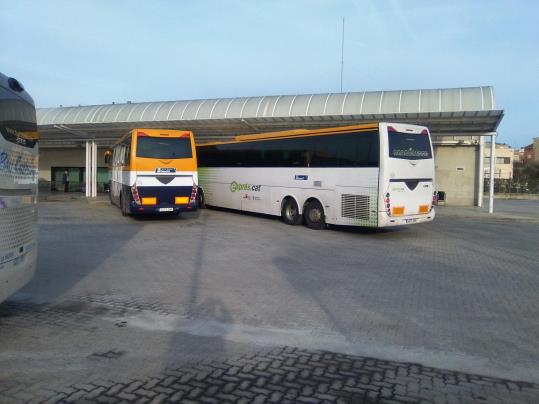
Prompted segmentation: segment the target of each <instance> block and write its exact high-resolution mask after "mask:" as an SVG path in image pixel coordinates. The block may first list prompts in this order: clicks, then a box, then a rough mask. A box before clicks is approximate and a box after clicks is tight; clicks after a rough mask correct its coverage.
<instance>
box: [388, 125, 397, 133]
mask: <svg viewBox="0 0 539 404" xmlns="http://www.w3.org/2000/svg"><path fill="white" fill-rule="evenodd" d="M387 131H388V132H396V131H397V130H396V129H395V128H394V127H393V126H388V127H387Z"/></svg>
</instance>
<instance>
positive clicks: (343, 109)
mask: <svg viewBox="0 0 539 404" xmlns="http://www.w3.org/2000/svg"><path fill="white" fill-rule="evenodd" d="M502 118H503V110H498V109H496V101H495V96H494V89H493V88H492V87H488V86H487V87H467V88H447V89H430V90H397V91H370V92H369V91H367V92H346V93H326V94H304V95H279V96H262V97H238V98H217V99H203V100H184V101H164V102H142V103H130V102H128V103H125V104H106V105H91V106H78V107H59V108H40V109H38V110H37V122H38V128H39V132H40V136H41V145H42V146H44V147H73V146H75V147H77V146H79V145H81V142H82V141H84V140H87V139H95V140H96V141H97V142H98V144H99V145H103V146H109V145H111V144H113V143H114V142H115V141H116V140H117V139H118V138H119V137H120V136H121V135H122V134H124V133H125V132H126V131H128V130H130V129H133V128H174V129H183V130H192V131H193V132H194V134H195V138H196V140H197V142H199V143H201V142H205V141H214V140H225V139H229V138H231V137H232V136H234V135H239V134H248V133H257V132H267V131H278V130H287V129H299V128H305V129H315V128H324V127H331V126H341V125H352V124H359V123H366V122H379V121H390V122H407V123H414V124H419V125H426V126H428V127H429V128H430V129H431V132H433V133H434V134H435V135H436V134H440V135H443V134H448V133H470V134H472V133H479V132H491V131H495V130H496V128H497V126H498V124H499V123H500V121H501V120H502Z"/></svg>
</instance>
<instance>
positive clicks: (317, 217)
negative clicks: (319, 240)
mask: <svg viewBox="0 0 539 404" xmlns="http://www.w3.org/2000/svg"><path fill="white" fill-rule="evenodd" d="M303 215H304V217H305V224H306V225H307V227H309V228H310V229H315V230H321V229H323V228H325V227H326V218H325V216H324V208H323V207H322V205H321V204H320V202H318V201H309V202H307V203H306V204H305V208H304V209H303Z"/></svg>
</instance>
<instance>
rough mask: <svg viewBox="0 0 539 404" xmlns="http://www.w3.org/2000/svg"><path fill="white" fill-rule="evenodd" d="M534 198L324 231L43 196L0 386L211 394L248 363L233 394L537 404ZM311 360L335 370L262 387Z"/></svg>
mask: <svg viewBox="0 0 539 404" xmlns="http://www.w3.org/2000/svg"><path fill="white" fill-rule="evenodd" d="M510 202H511V201H504V203H508V204H509V205H511V203H510ZM515 202H519V203H520V202H522V201H515ZM526 202H527V203H529V205H527V206H528V207H524V208H523V207H522V206H519V207H518V208H511V207H509V208H508V209H513V210H514V209H517V210H518V214H519V215H520V216H519V218H515V217H514V215H512V214H507V215H505V216H504V214H503V213H502V214H498V216H495V217H490V216H488V215H483V214H477V211H474V210H466V209H465V210H454V209H448V208H442V209H440V210H439V214H438V217H437V219H436V221H435V222H433V223H431V224H425V225H417V226H410V227H406V228H398V229H390V230H361V229H353V228H335V229H330V230H326V231H313V230H309V229H307V228H304V227H301V226H299V227H291V226H286V225H284V224H283V223H281V222H280V221H279V220H276V219H273V218H268V217H261V216H253V215H244V214H237V213H232V212H227V211H217V210H205V211H203V212H201V213H200V214H189V215H185V216H184V217H182V218H170V217H161V218H124V217H122V216H121V215H120V212H119V210H118V209H117V208H115V207H112V206H110V205H109V204H108V203H107V202H106V201H103V200H100V201H99V202H97V203H87V202H85V201H83V200H77V201H58V202H45V203H42V205H41V207H40V232H39V242H40V246H39V248H40V250H39V251H40V256H39V272H38V273H37V274H36V276H35V278H34V279H33V281H32V282H31V283H30V284H29V285H28V286H27V287H26V288H25V289H24V290H23V291H21V292H20V293H18V294H17V295H15V296H14V297H13V298H11V299H10V300H9V301H8V302H4V303H3V304H0V329H1V332H0V346H1V347H2V348H1V349H0V363H1V364H2V365H1V366H0V392H2V391H3V392H4V397H9V398H10V400H13V401H25V400H36V401H39V400H41V399H43V398H45V399H46V398H52V399H53V401H62V400H65V399H69V400H71V401H78V400H79V399H82V398H84V397H85V398H86V399H88V400H89V401H93V400H94V399H97V398H102V399H103V400H105V399H106V400H109V401H110V400H115V399H126V400H131V399H132V400H134V399H137V400H138V399H140V400H143V399H144V397H146V398H147V399H148V400H156V399H157V398H158V397H160V396H161V397H162V398H163V399H164V400H165V399H170V400H172V396H173V395H174V394H176V393H178V391H180V390H181V389H182V388H183V389H184V390H185V391H184V392H185V396H177V397H176V398H181V397H183V399H186V398H190V399H192V400H194V401H200V400H202V398H205V399H208V400H209V399H210V398H212V397H213V399H214V400H215V399H216V398H215V397H217V396H215V394H218V393H219V394H227V392H226V391H225V390H226V389H225V387H224V385H219V386H220V387H219V388H218V389H217V390H215V389H214V390H215V391H214V390H212V389H213V388H214V387H215V386H216V383H217V382H219V381H220V382H223V379H222V378H221V377H215V375H214V372H215V371H216V370H215V369H222V370H223V372H225V373H226V374H227V375H228V377H229V378H232V379H233V378H235V377H238V376H237V375H236V374H228V372H229V371H230V369H232V368H234V367H236V366H240V367H241V369H243V373H242V374H244V375H245V377H244V379H241V378H240V379H238V381H237V383H236V382H234V383H236V384H235V385H234V386H235V387H234V388H232V387H229V390H230V392H229V393H230V394H231V397H234V400H233V399H232V398H231V397H229V400H230V401H236V400H240V399H242V398H243V399H245V400H247V401H252V400H255V399H257V397H258V399H260V400H261V401H264V398H266V399H268V400H269V399H270V398H271V397H273V396H272V394H273V393H278V392H279V391H280V394H282V395H281V396H280V397H279V396H275V397H274V398H275V400H274V401H276V402H279V401H282V400H285V399H286V400H290V401H300V398H301V399H305V400H308V399H311V400H315V401H316V400H319V401H323V400H328V401H338V400H339V399H340V400H344V401H354V400H356V401H357V400H358V397H360V398H361V399H362V400H363V401H365V400H367V399H368V400H371V401H376V400H388V402H390V401H389V400H394V401H404V400H405V399H408V400H416V401H419V400H420V399H426V400H434V399H437V400H441V401H451V400H456V401H463V402H466V401H468V400H473V401H475V400H481V399H487V400H488V401H494V400H496V399H499V400H500V402H503V401H505V402H507V401H523V402H526V401H529V402H533V401H534V400H535V399H539V390H538V388H537V385H536V384H534V383H538V382H539V345H538V341H539V322H538V321H537V319H538V318H539V294H538V293H537V290H539V266H538V259H539V252H538V249H537V240H538V238H539V237H538V236H539V224H538V221H536V220H534V215H536V214H537V211H538V208H539V204H538V202H537V201H526ZM509 205H508V206H509ZM285 347H286V348H285ZM276 350H277V351H276ZM321 351H322V352H326V354H327V355H330V356H329V357H328V359H327V360H326V359H324V358H325V357H324V356H323V355H324V354H320V352H321ZM320 355H322V356H320ZM268 358H269V359H268ZM301 358H307V359H301ZM369 358H370V359H369ZM268 360H271V361H270V362H271V366H270V364H268V365H267V366H266V367H265V368H264V369H262V370H261V369H259V374H257V375H256V377H257V379H256V382H254V381H253V382H252V383H251V382H250V381H249V380H251V379H249V377H248V376H249V375H250V376H251V377H255V376H253V367H257V366H261V365H260V364H262V363H265V361H266V362H267V361H268ZM274 360H276V361H278V362H277V364H276V365H275V364H273V362H272V361H274ZM302 360H303V364H302V362H301V361H302ZM369 360H370V361H374V362H372V363H371V362H367V361H369ZM286 361H289V362H290V363H289V364H288V365H286ZM270 362H268V363H270ZM208 363H210V364H212V365H211V366H214V367H211V366H210V365H208V366H210V368H211V370H208V368H207V367H206V368H204V366H206V365H204V364H208ZM253 363H254V364H253ZM345 363H347V364H348V365H345ZM332 364H333V365H332ZM357 364H359V365H357ZM412 364H413V365H412ZM356 365H357V366H358V367H357V369H356V368H355V367H354V366H356ZM197 366H198V367H197ZM201 366H202V368H201ZM298 366H299V367H298ZM301 366H303V368H302V367H301ZM330 366H337V367H336V368H335V369H334V370H332V368H330ZM413 366H415V367H413ZM246 367H247V370H245V369H246ZM257 369H258V368H257ZM328 369H329V370H328ZM343 369H344V370H343ZM354 369H356V370H355V371H354ZM273 370H274V371H275V372H273V373H271V372H270V371H273ZM301 371H305V372H311V373H309V374H310V375H311V376H312V375H314V374H315V373H316V372H318V373H319V375H318V376H317V377H319V378H322V379H316V378H314V376H312V377H304V378H303V379H301V380H303V382H301V383H300V382H299V381H295V382H294V383H296V384H297V385H296V386H295V387H290V386H288V387H286V386H285V387H286V388H285V387H283V386H284V385H283V384H282V383H280V382H279V383H278V382H272V383H270V384H271V385H272V386H275V387H276V388H277V387H278V388H280V390H279V389H277V390H272V388H269V387H268V386H267V385H266V384H265V383H269V382H268V381H271V380H273V377H274V376H275V375H278V374H281V377H286V378H292V379H293V377H291V376H290V374H294V375H298V374H301ZM167 372H168V373H167ZM170 372H176V373H175V374H173V373H172V374H171V373H170ZM232 372H233V371H232ZM260 372H262V373H260ZM263 372H270V373H268V374H267V375H266V376H264V373H263ZM328 372H329V373H328ZM354 372H355V373H354ZM388 372H389V373H388ZM391 372H393V373H394V374H395V376H394V377H393V378H392V376H393V373H391ZM283 374H284V375H285V376H282V375H283ZM399 374H400V376H399ZM186 375H191V376H189V377H191V378H192V379H189V377H188V376H186ZM211 375H213V376H211ZM354 375H355V376H354ZM221 376H222V375H221ZM356 376H357V377H356ZM361 376H363V377H364V379H361ZM170 377H173V378H174V377H176V379H174V380H172V381H170V380H171V379H170ZM223 377H224V376H223ZM242 377H243V376H242ZM294 377H296V376H294ZM324 377H326V378H327V380H326V379H324ZM399 377H402V378H403V379H399ZM459 377H460V378H461V379H462V381H461V384H460V385H459V384H458V383H457V384H456V385H454V384H453V383H450V380H451V378H454V379H455V380H460V379H459ZM167 378H168V379H167ZM182 378H183V379H182ZM260 378H262V379H260ZM340 378H342V380H341V379H340ZM365 378H366V379H365ZM422 378H423V379H424V380H427V381H426V382H425V383H427V384H425V383H423V384H421V380H423V379H422ZM154 379H155V380H156V382H155V383H154V384H153V385H152V382H151V380H154ZM184 379H185V380H184ZM232 379H231V380H232ZM378 379H380V380H378ZM412 379H413V380H415V381H413V380H412ZM165 380H169V381H170V383H173V384H174V385H177V386H178V387H176V388H173V389H170V386H167V385H166V382H165ZM182 380H184V382H181V381H182ZM189 380H198V382H197V383H199V385H198V386H197V385H196V383H195V384H191V385H190V388H191V389H190V390H188V389H187V387H186V386H188V385H189V383H190V382H189ZM260 380H262V381H260ZM313 380H317V382H316V383H314V382H313ZM418 380H419V381H418ZM448 380H449V381H448ZM248 381H249V383H247V382H248ZM339 381H340V382H342V383H344V384H343V385H339V384H338V383H337V382H339ZM512 381H515V382H517V383H512ZM242 382H245V383H247V384H245V383H244V384H243V385H242V384H241V383H242ZM292 382H293V380H292V381H290V383H292ZM375 382H377V383H378V382H379V383H386V384H387V385H386V386H382V385H376V384H375ZM85 383H86V384H85ZM92 383H93V384H92ZM100 383H101V384H100ZM133 383H135V387H133ZM137 383H139V384H137ZM170 383H169V384H170ZM230 383H232V382H230ZM256 383H259V384H260V386H258V387H257V386H256V385H255V384H256ZM298 383H299V384H298ZM302 383H303V384H302ZM309 383H310V384H309ZM313 383H314V387H313V386H311V384H313ZM334 383H337V385H334ZM346 383H348V384H346ZM414 383H415V384H414ZM325 384H328V386H329V387H327V388H326V389H325V390H324V391H319V390H316V389H317V388H318V386H321V385H325ZM81 386H86V387H85V388H84V387H81ZM92 386H93V387H92ZM130 386H131V387H130ZM141 386H145V387H144V388H142V387H141ZM156 386H157V387H160V388H162V389H167V388H168V389H169V390H172V391H169V394H168V393H167V394H168V395H167V394H165V393H163V392H161V393H159V392H158V391H155V388H156ZM181 386H183V387H181ZM242 386H243V387H242ZM398 386H405V387H406V386H407V387H408V388H409V390H406V389H405V390H406V391H400V392H399V391H398ZM240 387H241V388H240ZM311 387H312V388H315V390H313V391H312V392H311V390H309V388H311ZM345 387H347V389H348V390H346V389H345ZM405 387H402V388H405ZM253 388H260V389H262V390H263V393H260V392H258V393H256V391H255V392H253V391H252V389H253ZM384 388H385V389H386V390H385V392H384V390H383V389H384ZM111 389H116V390H113V391H112V392H111ZM283 389H285V390H283ZM290 389H292V390H294V389H295V390H298V393H297V394H295V395H294V394H293V393H290ZM354 389H355V390H354ZM139 390H141V391H143V392H142V393H141V392H140V391H139ZM199 390H200V391H199ZM207 391H211V392H212V394H213V396H212V394H210V393H208V394H207V395H205V396H204V394H206V393H207ZM478 391H479V393H478ZM114 392H115V393H114ZM118 392H120V393H122V394H124V395H125V394H134V396H126V397H128V398H122V397H121V396H119V395H118V394H120V393H118ZM137 392H138V393H137ZM144 392H146V393H144ZM242 392H243V393H242ZM236 393H237V395H234V394H236ZM240 393H242V394H244V395H243V396H242V395H241V394H240ZM344 393H346V394H348V395H346V394H345V395H342V394H344ZM25 394H26V396H25ZM92 394H93V395H92ZM145 394H146V395H145ZM152 394H153V395H152ZM158 394H160V395H159V396H158ZM249 394H250V395H249ZM285 394H288V396H286V395H285ZM290 394H291V395H290ZM189 395H192V396H189ZM55 397H56V399H54V398H55ZM92 397H93V398H92ZM317 397H318V398H317ZM216 400H217V401H223V400H225V398H223V397H221V398H217V399H216ZM225 401H226V400H225ZM111 402H113V401H111Z"/></svg>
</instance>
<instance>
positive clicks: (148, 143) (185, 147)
mask: <svg viewBox="0 0 539 404" xmlns="http://www.w3.org/2000/svg"><path fill="white" fill-rule="evenodd" d="M137 157H146V158H156V159H185V158H192V157H193V151H192V150H191V139H190V138H188V137H187V138H185V137H182V138H178V137H173V138H164V137H151V136H139V137H138V139H137Z"/></svg>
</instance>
